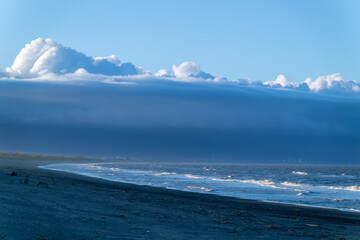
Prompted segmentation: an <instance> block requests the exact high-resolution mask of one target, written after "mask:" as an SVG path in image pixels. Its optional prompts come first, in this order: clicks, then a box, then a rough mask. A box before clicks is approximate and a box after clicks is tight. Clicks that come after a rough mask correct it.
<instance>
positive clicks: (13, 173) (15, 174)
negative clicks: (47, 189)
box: [10, 172, 18, 177]
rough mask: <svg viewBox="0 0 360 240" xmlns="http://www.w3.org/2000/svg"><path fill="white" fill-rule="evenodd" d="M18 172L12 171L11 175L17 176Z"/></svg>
mask: <svg viewBox="0 0 360 240" xmlns="http://www.w3.org/2000/svg"><path fill="white" fill-rule="evenodd" d="M17 175H18V174H17V173H16V172H12V173H11V174H10V176H12V177H16V176H17Z"/></svg>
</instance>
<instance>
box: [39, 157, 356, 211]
mask: <svg viewBox="0 0 360 240" xmlns="http://www.w3.org/2000/svg"><path fill="white" fill-rule="evenodd" d="M41 168H45V169H50V170H57V171H65V172H70V173H75V174H80V175H86V176H90V177H96V178H102V179H107V180H111V181H117V182H125V183H133V184H140V185H147V186H156V187H165V188H169V189H178V190H183V191H192V192H200V193H210V194H217V195H222V196H231V197H236V198H244V199H254V200H260V201H269V202H279V203H289V204H296V205H309V206H316V207H326V208H336V209H340V210H345V211H359V212H360V166H322V165H318V166H313V165H307V166H305V165H236V164H231V165H230V164H175V163H89V164H52V165H47V166H42V167H41Z"/></svg>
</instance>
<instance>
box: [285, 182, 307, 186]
mask: <svg viewBox="0 0 360 240" xmlns="http://www.w3.org/2000/svg"><path fill="white" fill-rule="evenodd" d="M281 185H284V186H289V187H309V186H310V185H307V184H300V183H293V182H282V183H281Z"/></svg>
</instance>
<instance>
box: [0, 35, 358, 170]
mask: <svg viewBox="0 0 360 240" xmlns="http://www.w3.org/2000/svg"><path fill="white" fill-rule="evenodd" d="M37 41H38V42H36V43H32V44H30V45H27V46H26V47H25V48H24V49H25V50H24V49H23V50H22V52H21V53H20V54H19V56H20V57H19V56H18V57H17V60H16V61H15V62H14V65H13V66H12V67H10V68H8V69H6V70H4V71H2V74H3V75H2V76H3V78H2V80H1V81H0V150H2V151H23V152H41V153H49V154H67V155H70V154H71V155H72V154H81V155H96V156H108V157H116V156H120V157H134V158H150V159H155V158H162V159H164V158H170V159H177V160H186V161H188V160H194V161H198V160H201V161H223V162H229V161H234V162H238V163H328V164H345V163H346V164H357V163H359V159H360V126H359V124H358V123H359V120H360V95H359V94H358V93H357V91H358V89H357V86H358V83H357V82H355V81H347V80H344V79H343V78H342V77H341V76H340V75H331V77H329V76H327V77H322V78H321V79H320V80H321V81H320V80H319V79H318V80H319V81H320V82H316V81H318V80H316V81H314V82H315V83H316V84H315V83H314V82H311V80H306V81H307V83H308V84H306V86H307V87H306V86H305V85H304V84H305V83H306V81H305V82H304V83H302V84H294V83H290V82H288V80H287V79H286V78H285V77H284V76H282V75H281V76H279V77H278V79H276V80H275V81H272V82H268V83H259V82H251V81H248V80H240V81H235V82H232V81H228V80H226V79H224V78H220V77H213V76H212V75H211V74H208V73H205V72H203V71H201V69H200V68H199V67H198V65H197V64H195V63H193V62H187V63H184V64H180V65H179V66H174V67H173V71H174V74H172V73H171V72H170V71H168V70H164V69H163V70H161V71H159V72H158V73H157V74H154V75H152V74H151V73H144V72H143V71H142V70H141V69H140V68H138V67H135V66H134V65H133V64H130V63H128V64H122V63H121V62H120V61H119V60H118V59H117V58H116V57H115V56H110V57H107V58H91V57H87V56H85V55H83V54H81V53H77V52H76V51H75V50H72V49H68V48H65V49H63V47H62V46H61V45H59V44H57V43H55V42H52V41H51V40H37ZM46 41H47V42H46ZM72 51H74V52H75V53H74V52H72ZM66 54H68V55H71V56H70V59H72V61H73V62H74V64H72V65H76V66H75V67H74V66H67V65H66V66H65V65H64V63H63V62H64V61H66V59H67V58H68V57H67V55H66ZM78 54H80V55H78ZM72 55H75V56H72ZM33 56H35V57H33ZM64 56H65V57H64ZM76 56H77V57H78V58H76ZM75 58H76V59H84V60H83V61H80V60H79V61H78V60H76V59H75ZM64 59H65V60H64ZM85 63H86V64H87V65H86V64H85ZM84 64H85V65H86V66H85V65H84ZM79 66H80V69H78V67H79ZM84 66H85V68H82V67H84ZM101 66H105V67H101ZM109 69H110V70H109ZM108 71H110V73H109V72H108ZM114 74H115V75H114ZM130 75H131V76H130ZM334 81H335V83H334ZM325 83H329V84H330V83H331V84H332V85H331V84H330V85H331V86H332V87H331V88H329V87H327V86H329V85H326V84H325ZM311 84H313V86H312V88H313V89H318V90H316V91H313V90H311ZM304 86H305V87H304ZM309 86H310V88H309Z"/></svg>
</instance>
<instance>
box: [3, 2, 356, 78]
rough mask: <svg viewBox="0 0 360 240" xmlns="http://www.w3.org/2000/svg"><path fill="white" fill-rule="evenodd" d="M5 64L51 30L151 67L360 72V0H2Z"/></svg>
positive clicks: (302, 74) (232, 74)
mask: <svg viewBox="0 0 360 240" xmlns="http://www.w3.org/2000/svg"><path fill="white" fill-rule="evenodd" d="M0 6H1V7H0V32H1V36H2V37H1V38H0V56H1V57H0V67H2V68H5V67H7V66H10V65H11V64H12V62H13V60H14V58H15V57H16V55H17V54H18V52H19V51H20V49H21V48H23V47H24V45H25V44H26V43H29V42H30V41H31V40H34V39H36V38H38V37H43V38H52V39H54V40H55V41H58V42H60V43H62V44H64V45H65V46H71V47H72V48H74V49H77V50H79V51H81V52H84V53H86V54H87V55H91V56H93V57H95V56H107V55H111V54H116V55H117V56H118V57H119V58H120V59H121V60H123V61H129V62H134V63H136V64H137V65H139V66H142V67H143V69H145V70H147V69H148V70H150V71H151V72H156V71H157V70H159V69H161V68H168V69H171V66H172V64H180V63H182V62H184V61H195V62H197V63H198V64H199V65H200V66H201V67H202V69H203V70H204V71H206V72H211V73H212V74H214V75H216V76H218V75H221V76H225V77H227V78H229V79H237V78H241V77H248V78H250V79H252V80H262V81H268V80H273V79H275V78H276V76H277V75H278V74H280V73H282V74H284V75H286V76H288V77H289V78H290V79H291V80H292V81H298V82H300V81H303V80H304V79H305V78H306V77H312V78H316V77H317V76H319V75H327V74H332V73H337V72H339V73H341V74H343V75H344V76H345V77H346V78H348V79H354V80H360V71H359V70H358V69H359V63H360V60H359V56H360V27H359V26H360V16H359V14H358V12H359V10H360V2H359V1H330V0H326V1H321V0H316V1H281V0H277V1H275V0H274V1H259V0H257V1H209V0H207V1H200V0H199V1H185V0H184V1H67V0H63V1H42V0H34V1H26V0H23V1H13V0H12V1H4V0H0Z"/></svg>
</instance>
